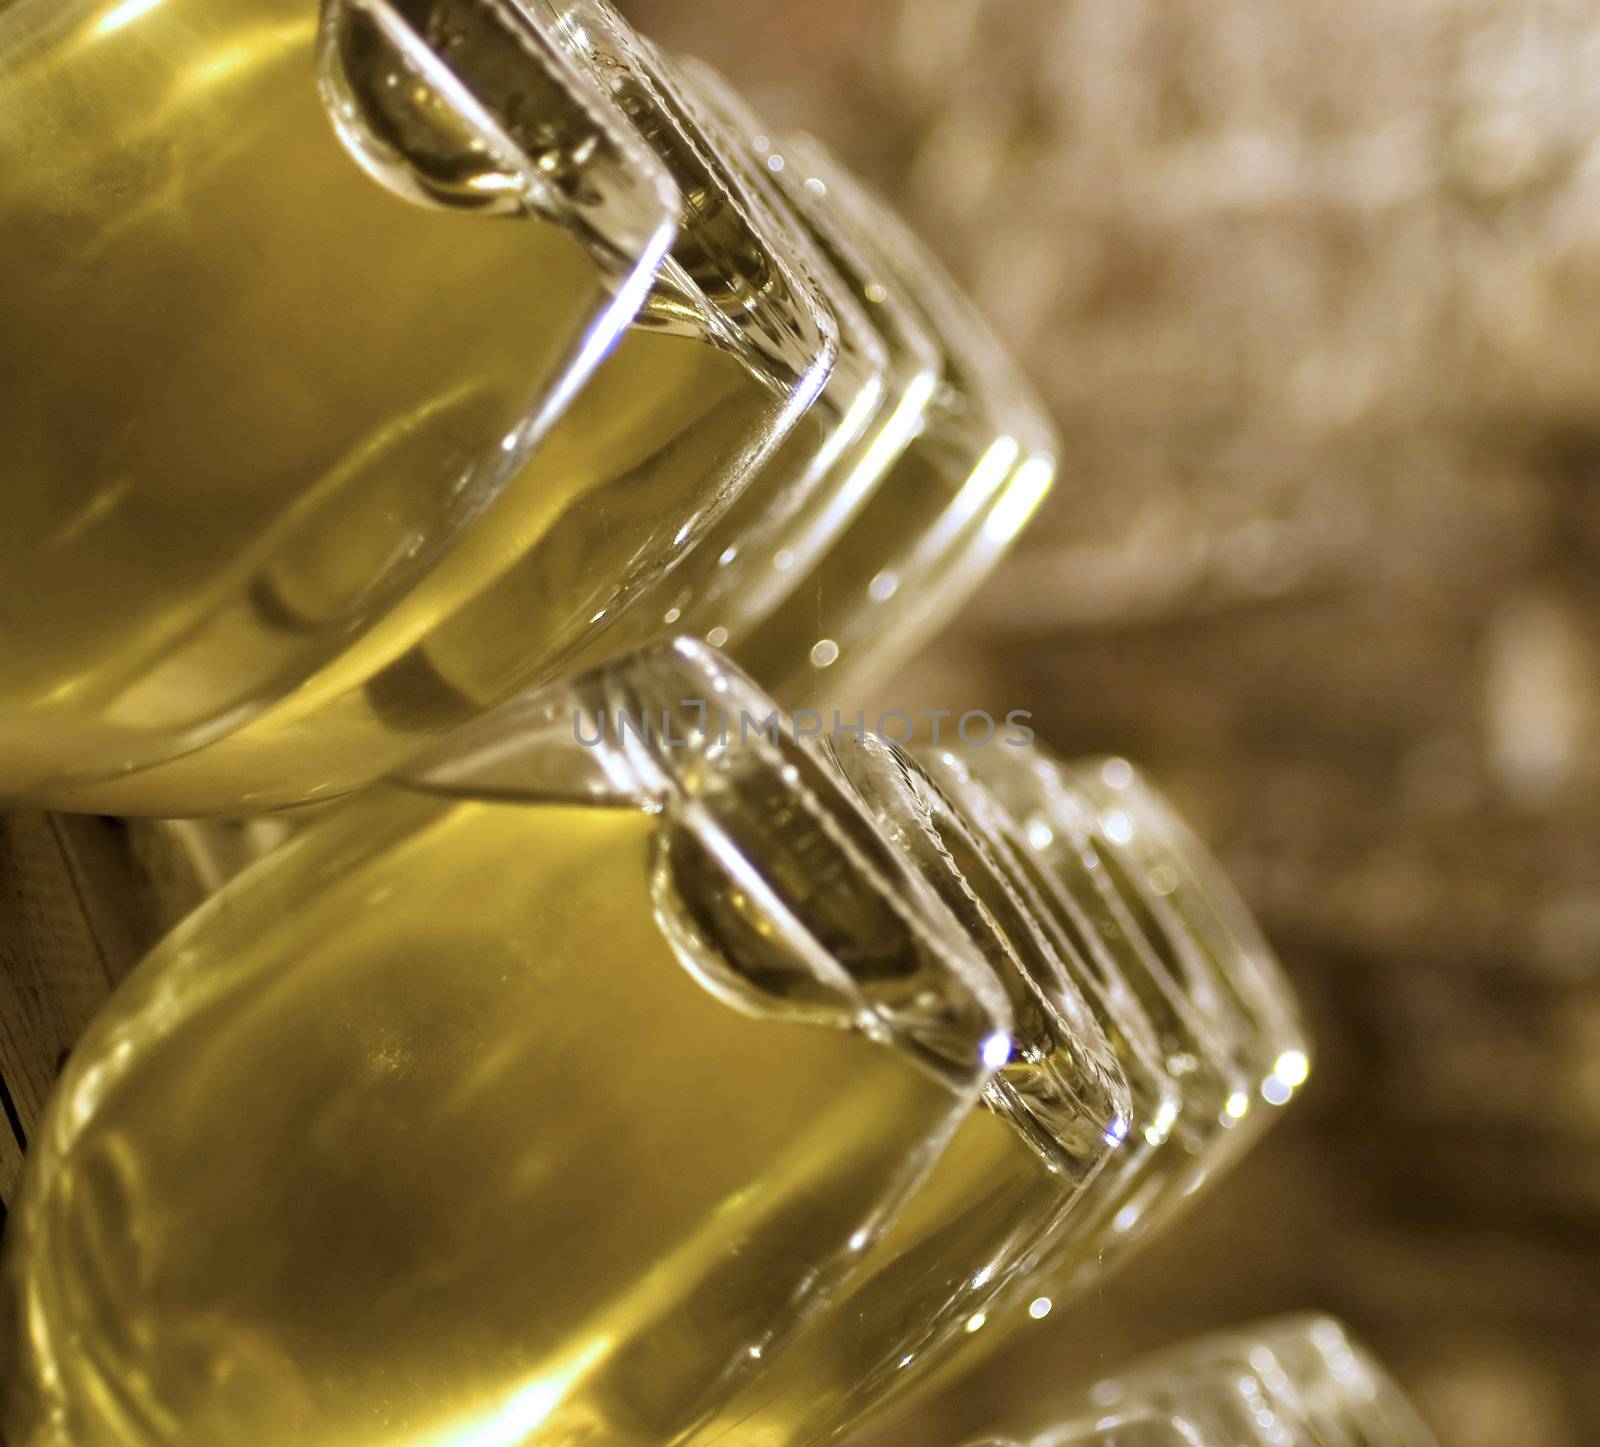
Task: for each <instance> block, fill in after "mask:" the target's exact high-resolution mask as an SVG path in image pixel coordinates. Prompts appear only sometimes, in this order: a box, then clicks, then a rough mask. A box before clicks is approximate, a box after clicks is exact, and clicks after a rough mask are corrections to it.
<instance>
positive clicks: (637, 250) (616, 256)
mask: <svg viewBox="0 0 1600 1447" xmlns="http://www.w3.org/2000/svg"><path fill="white" fill-rule="evenodd" d="M473 3H474V6H475V10H476V11H477V12H478V13H480V14H481V15H482V16H484V17H486V18H488V19H489V20H491V21H492V22H493V23H495V24H496V25H497V26H498V28H499V32H500V36H501V39H502V40H503V41H504V43H505V44H506V45H508V46H513V47H515V48H516V49H517V50H518V51H519V52H520V54H521V58H522V59H523V60H524V61H525V62H526V64H527V65H528V66H530V67H532V68H533V69H534V70H535V71H537V72H538V73H540V74H541V75H542V76H543V77H544V78H545V79H546V80H548V81H549V82H550V83H551V84H552V85H553V86H554V87H555V88H556V89H557V90H558V91H559V92H560V93H561V94H562V95H563V96H565V98H566V99H567V100H568V101H569V102H570V104H571V107H572V109H571V111H570V113H565V114H562V115H560V116H559V117H553V116H550V115H543V116H541V117H540V121H541V122H542V124H543V127H544V129H543V131H542V132H541V133H540V134H538V135H537V136H536V137H532V138H523V137H521V136H519V134H518V133H517V131H518V127H517V123H516V121H515V119H514V118H513V117H512V116H511V115H509V114H502V113H501V110H500V108H499V106H498V105H497V102H498V101H500V100H506V101H508V102H509V101H511V100H514V99H515V97H497V96H496V95H494V94H493V93H492V91H493V88H494V85H493V81H492V79H491V78H489V77H485V76H474V75H472V74H470V73H465V72H467V71H470V66H468V65H466V64H465V62H464V61H463V58H462V57H461V55H459V54H455V55H452V54H450V53H448V48H441V47H439V46H437V45H436V44H435V43H433V42H431V41H430V40H429V39H428V37H427V35H426V33H425V32H424V30H423V29H421V28H419V26H418V24H417V23H416V22H415V21H414V20H413V19H411V18H410V17H409V16H408V15H407V13H406V11H405V7H404V6H403V5H402V4H401V3H400V0H323V5H322V16H321V21H320V24H319V30H318V38H317V47H318V63H317V73H318V85H319V90H320V92H321V95H322V98H323V101H324V104H325V106H326V108H327V111H328V114H329V116H330V119H331V120H332V122H333V125H334V128H335V130H336V131H337V132H338V133H339V135H340V137H341V139H342V140H343V142H344V144H345V147H346V150H347V151H348V152H349V154H350V155H351V157H352V159H354V160H355V162H356V164H358V165H359V166H361V167H362V169H363V170H365V171H366V172H367V173H368V174H369V175H371V176H373V177H374V178H375V179H376V180H378V181H379V183H380V184H384V185H389V184H391V180H390V178H391V177H393V176H394V175H396V174H400V173H403V172H404V171H405V169H406V167H405V165H404V163H403V162H397V160H396V158H395V157H394V156H391V155H389V154H388V153H387V150H386V149H385V148H384V147H383V145H382V143H381V142H379V141H378V140H377V138H376V137H374V136H373V135H372V134H371V132H370V131H369V130H368V129H367V128H366V127H364V126H363V125H362V124H361V121H360V114H359V106H358V104H357V102H356V101H355V99H354V97H353V96H352V95H351V93H350V91H349V83H348V81H347V80H346V78H345V76H344V70H343V66H342V65H341V64H340V62H339V59H338V56H337V49H338V44H339V39H338V37H339V28H340V25H341V23H342V21H343V20H345V19H347V18H348V17H349V16H351V15H353V14H360V15H363V16H365V17H366V18H367V19H368V20H369V21H370V22H371V23H372V24H373V26H374V27H375V28H376V29H377V30H378V32H379V33H380V34H381V35H382V36H383V37H384V38H385V40H386V41H387V42H388V43H389V44H390V45H392V46H393V47H394V50H395V52H396V55H397V57H398V58H399V59H400V60H401V61H403V63H405V64H406V65H407V66H408V67H409V68H411V69H412V70H413V71H414V72H415V73H416V74H417V75H418V76H419V77H421V78H422V79H423V80H424V81H426V83H427V84H428V86H429V87H430V89H432V90H433V91H435V92H436V93H437V94H438V95H440V96H441V97H442V98H443V99H444V100H445V101H446V102H447V103H448V104H449V106H450V108H451V109H452V111H453V112H454V113H455V114H456V116H457V117H458V118H459V119H460V120H462V121H464V122H465V123H466V124H467V125H468V126H469V127H470V129H471V130H472V131H473V133H474V135H475V136H476V137H477V139H478V141H479V143H480V144H481V145H483V146H484V148H485V149H486V151H487V152H488V153H489V154H491V155H493V156H494V157H495V158H496V159H497V160H498V161H499V162H500V164H502V165H503V166H505V167H506V169H507V170H508V171H509V172H511V173H514V175H515V176H516V179H517V181H518V182H519V183H520V191H519V192H518V194H517V197H516V203H517V205H518V206H519V208H522V209H526V210H528V211H531V212H533V213H534V214H535V215H537V216H540V217H542V218H543V219H545V220H547V221H550V222H552V223H553V224H556V225H559V226H561V227H562V228H563V229H564V230H565V231H566V232H567V233H568V234H569V235H571V236H572V237H573V239H574V241H575V242H576V244H577V245H578V246H579V247H580V248H582V250H583V251H584V252H585V253H586V254H587V255H588V256H589V257H590V259H591V260H592V261H593V262H594V263H595V265H596V267H597V269H598V270H599V272H600V274H601V276H602V277H604V278H605V280H606V283H607V284H608V286H609V287H610V289H611V291H612V296H613V299H612V302H611V304H610V305H609V306H608V307H607V308H606V309H605V312H604V314H603V315H602V316H601V317H600V318H599V319H598V320H597V321H596V323H595V324H593V325H592V326H591V327H589V328H588V329H587V332H586V334H585V335H584V336H583V337H582V338H580V339H579V340H578V342H577V343H576V345H575V348H574V355H573V357H572V359H571V362H570V364H569V365H568V366H566V367H564V368H563V369H562V378H563V380H562V381H561V382H560V383H559V384H558V386H557V387H556V388H555V389H554V391H553V393H552V395H551V396H550V398H549V400H548V401H547V402H546V403H545V404H544V406H543V408H542V415H543V422H542V425H535V424H530V426H529V428H528V431H529V434H530V438H531V437H533V436H537V435H539V434H540V433H541V432H542V431H543V430H544V428H545V427H548V425H549V422H550V420H552V419H553V418H554V417H555V416H556V415H559V413H560V411H561V410H563V409H564V407H565V405H566V404H567V402H568V401H570V398H571V396H572V395H573V394H574V393H575V392H576V391H577V390H578V389H579V388H580V387H581V386H582V384H583V382H584V381H585V380H586V379H587V377H588V375H589V374H590V373H591V372H592V371H593V369H594V367H595V366H597V365H598V364H599V362H600V360H601V358H602V357H603V356H604V355H605V353H606V351H607V350H608V349H609V348H610V346H611V344H612V343H613V342H614V341H615V339H616V337H617V335H618V334H619V333H620V332H621V330H622V328H623V327H625V326H626V325H627V324H628V322H629V321H631V320H632V319H633V317H634V316H635V315H636V314H637V313H638V311H639V309H640V307H641V306H642V305H643V303H644V300H645V298H646V296H647V295H648V294H649V289H650V286H651V285H652V283H653V281H654V278H655V275H656V273H657V271H658V270H659V268H660V266H661V265H662V263H663V261H664V260H665V259H666V257H667V256H668V254H669V253H670V250H671V247H672V245H673V243H674V241H675V240H676V238H677V234H678V223H679V217H680V215H681V213H682V210H683V196H682V194H681V192H680V191H679V189H678V186H677V185H676V183H675V182H674V181H673V179H672V177H671V176H670V175H669V173H668V171H667V168H666V167H665V166H664V165H663V164H662V162H661V161H660V159H659V158H658V157H657V156H656V155H655V154H654V153H652V151H651V150H650V149H649V147H648V146H647V145H646V144H645V142H644V140H643V138H642V137H641V136H640V135H639V134H638V133H637V132H636V130H635V129H634V127H633V126H632V125H631V124H630V123H629V121H628V118H627V117H626V115H625V114H624V113H623V112H622V111H621V109H620V108H619V107H618V106H617V105H616V104H615V103H614V101H613V100H612V98H611V97H610V96H609V95H608V94H607V93H606V92H605V91H604V90H603V89H602V88H601V87H600V86H598V85H597V84H596V83H595V81H594V79H593V78H592V76H590V75H588V74H586V73H585V72H584V70H583V69H582V68H580V67H579V66H578V65H576V64H574V63H573V60H572V58H571V56H570V54H569V52H568V49H567V47H565V46H564V45H562V44H560V43H559V42H557V41H556V40H555V39H554V38H553V37H552V36H551V34H550V33H549V32H548V31H547V30H546V29H544V28H541V27H540V26H538V25H534V24H530V23H529V20H528V16H527V14H526V13H525V11H524V9H523V8H521V5H520V0H473ZM530 139H531V140H532V141H535V142H536V143H537V145H538V147H539V148H540V149H541V150H542V151H544V152H549V153H554V152H557V151H559V152H563V153H565V154H567V155H569V156H581V157H582V160H581V170H582V179H581V183H579V182H577V181H573V182H572V183H570V184H563V183H562V182H561V181H560V180H559V179H553V177H552V173H551V170H550V168H549V167H547V166H545V165H542V164H541V161H540V157H539V156H536V155H534V154H533V153H532V152H533V147H532V145H530ZM380 152H381V153H380ZM545 414H547V415H545Z"/></svg>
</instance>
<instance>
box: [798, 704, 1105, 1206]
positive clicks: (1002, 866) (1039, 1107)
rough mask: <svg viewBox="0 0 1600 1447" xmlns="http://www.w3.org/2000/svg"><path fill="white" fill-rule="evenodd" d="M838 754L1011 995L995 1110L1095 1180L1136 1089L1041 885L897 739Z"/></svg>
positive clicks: (992, 1090) (1061, 1166) (1076, 1177)
mask: <svg viewBox="0 0 1600 1447" xmlns="http://www.w3.org/2000/svg"><path fill="white" fill-rule="evenodd" d="M828 751H829V753H830V755H831V756H832V758H833V760H834V762H835V763H836V764H837V765H838V767H839V769H840V771H841V772H842V773H843V774H844V775H845V776H846V777H847V778H848V779H849V780H850V782H851V784H852V785H853V786H854V788H855V790H856V792H857V794H858V796H859V797H860V798H861V799H862V801H863V803H864V804H865V805H866V806H867V807H868V809H869V810H870V811H871V813H872V814H873V816H874V817H875V818H876V819H877V820H878V821H879V823H880V825H881V827H882V828H883V829H884V830H885V832H886V833H889V834H891V835H892V836H894V837H895V838H896V840H897V842H898V843H899V845H900V847H901V849H902V850H903V851H904V853H905V854H906V856H907V857H908V858H909V859H910V860H911V861H912V862H913V865H914V867H915V869H916V871H917V873H918V874H919V875H920V876H921V878H922V880H923V881H924V883H925V884H926V885H927V886H928V887H930V888H931V890H932V892H933V893H934V894H936V895H937V896H938V897H939V898H940V900H941V901H942V902H943V904H944V908H945V911H946V912H947V914H948V915H949V917H950V918H951V919H952V920H954V921H956V922H958V926H959V928H960V929H961V930H962V932H963V933H964V934H965V935H966V937H967V938H968V939H969V940H970V941H971V942H972V943H973V944H975V945H976V947H977V948H978V949H979V951H980V952H981V953H982V955H983V957H984V958H985V960H986V961H987V963H988V967H989V969H990V971H991V972H992V973H993V975H994V977H995V978H996V979H997V980H998V981H999V982H1000V984H1001V986H1002V988H1004V990H1005V991H1006V994H1007V995H1008V997H1009V998H1010V1000H1011V1005H1012V1013H1013V1016H1014V1018H1015V1021H1016V1029H1015V1032H1014V1035H1013V1048H1012V1055H1011V1059H1010V1061H1008V1063H1007V1064H1006V1065H1005V1066H1004V1067H1002V1069H1001V1070H1000V1071H999V1072H998V1073H997V1074H996V1076H995V1077H994V1079H993V1080H992V1081H991V1082H990V1084H989V1088H988V1098H989V1102H990V1105H991V1107H992V1108H993V1109H994V1110H995V1112H996V1113H997V1114H999V1115H1001V1116H1002V1117H1003V1118H1004V1119H1006V1120H1008V1121H1010V1122H1011V1123H1012V1124H1013V1125H1014V1126H1015V1127H1016V1128H1017V1129H1018V1131H1019V1132H1020V1134H1021V1135H1022V1136H1023V1138H1024V1139H1025V1140H1027V1141H1028V1143H1029V1144H1030V1145H1031V1146H1033V1147H1034V1148H1035V1149H1036V1150H1038V1151H1039V1152H1040V1154H1041V1155H1043V1156H1044V1157H1045V1159H1046V1161H1047V1163H1048V1165H1049V1166H1050V1167H1051V1168H1052V1169H1053V1170H1056V1171H1058V1172H1060V1173H1061V1174H1063V1175H1064V1176H1066V1177H1067V1178H1068V1179H1069V1180H1070V1181H1071V1182H1072V1183H1073V1186H1074V1187H1080V1186H1082V1185H1086V1184H1087V1183H1088V1182H1089V1181H1090V1180H1091V1179H1093V1178H1094V1176H1096V1175H1097V1174H1098V1173H1099V1171H1100V1170H1101V1169H1102V1168H1103V1167H1104V1166H1105V1165H1106V1164H1107V1162H1108V1161H1109V1160H1110V1158H1111V1156H1112V1154H1113V1153H1115V1152H1116V1151H1117V1149H1118V1148H1119V1147H1120V1146H1121V1145H1122V1142H1123V1141H1124V1139H1125V1138H1126V1137H1127V1134H1128V1130H1129V1126H1130V1119H1131V1116H1132V1091H1131V1087H1130V1085H1129V1082H1128V1079H1127V1076H1126V1074H1125V1073H1124V1071H1123V1069H1122V1066H1121V1064H1120V1062H1119V1061H1118V1059H1117V1057H1116V1054H1115V1052H1114V1051H1113V1050H1112V1048H1111V1045H1110V1042H1109V1041H1108V1040H1107V1039H1106V1037H1105V1034H1104V1033H1103V1032H1102V1030H1101V1028H1100V1026H1099V1024H1098V1023H1097V1022H1096V1020H1095V1017H1094V1014H1093V1012H1092V1011H1091V1010H1090V1008H1089V1006H1088V1003H1087V1002H1086V1001H1085V1000H1084V999H1083V997H1082V995H1081V994H1080V993H1079V991H1078V987H1077V985H1076V984H1075V983H1074V982H1073V980H1072V978H1071V976H1070V974H1069V972H1068V970H1067V968H1066V966H1065V965H1064V963H1063V962H1062V960H1061V958H1060V956H1059V955H1058V954H1057V953H1056V950H1055V947H1054V945H1053V943H1052V941H1051V939H1050V937H1049V932H1048V930H1047V928H1046V927H1045V925H1044V923H1043V921H1042V920H1041V918H1040V914H1039V910H1038V905H1037V900H1036V899H1035V898H1034V897H1033V895H1032V890H1031V888H1030V887H1029V886H1028V884H1027V882H1026V880H1024V879H1023V878H1021V876H1020V875H1019V874H1018V872H1017V871H1016V869H1015V863H1014V860H1012V859H1011V858H1010V857H1009V855H1008V854H1007V852H1006V851H1005V849H1004V846H1003V844H1001V843H1000V841H998V840H997V839H995V838H994V837H993V836H991V835H990V833H989V832H988V830H987V829H986V828H985V825H984V821H983V820H982V819H981V818H979V817H977V816H975V815H974V814H973V813H972V812H971V811H969V810H968V809H966V808H965V807H964V802H963V801H961V800H959V799H956V798H953V797H952V796H951V795H949V794H947V793H946V792H945V791H944V790H943V789H942V788H941V787H940V786H939V784H938V783H937V782H936V781H935V779H934V778H933V777H932V776H930V775H929V773H928V772H927V770H926V769H924V767H923V766H922V764H921V763H920V762H919V761H918V760H917V759H916V758H914V757H913V756H912V755H910V754H909V753H907V752H906V751H905V750H904V749H902V748H900V747H899V746H898V745H897V744H894V743H891V742H889V741H888V740H886V739H883V738H880V737H878V736H876V735H870V734H859V735H858V734H849V735H842V736H840V737H838V738H835V739H832V740H830V741H829V743H828Z"/></svg>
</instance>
